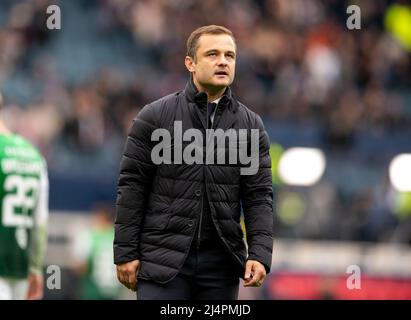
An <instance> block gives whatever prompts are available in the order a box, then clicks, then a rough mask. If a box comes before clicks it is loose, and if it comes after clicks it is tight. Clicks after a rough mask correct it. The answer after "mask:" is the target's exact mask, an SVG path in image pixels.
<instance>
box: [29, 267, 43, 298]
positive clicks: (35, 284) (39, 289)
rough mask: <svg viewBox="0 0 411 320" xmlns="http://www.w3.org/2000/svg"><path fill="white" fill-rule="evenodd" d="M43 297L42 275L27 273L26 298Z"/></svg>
mask: <svg viewBox="0 0 411 320" xmlns="http://www.w3.org/2000/svg"><path fill="white" fill-rule="evenodd" d="M41 298H43V276H42V275H41V274H37V273H29V277H28V291H27V300H40V299H41Z"/></svg>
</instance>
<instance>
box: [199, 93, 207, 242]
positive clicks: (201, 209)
mask: <svg viewBox="0 0 411 320" xmlns="http://www.w3.org/2000/svg"><path fill="white" fill-rule="evenodd" d="M208 118H209V117H208V101H207V106H206V130H205V138H206V139H205V141H206V152H207V139H208V137H207V129H208ZM203 148H204V146H203ZM206 160H207V154H205V155H204V157H203V161H204V164H203V183H204V186H203V190H202V191H203V192H202V193H201V201H200V206H201V208H200V221H199V223H198V233H197V250H198V249H199V248H200V243H201V227H202V224H203V210H204V192H207V188H206V181H205V176H206V175H205V168H204V165H206V164H205V161H206Z"/></svg>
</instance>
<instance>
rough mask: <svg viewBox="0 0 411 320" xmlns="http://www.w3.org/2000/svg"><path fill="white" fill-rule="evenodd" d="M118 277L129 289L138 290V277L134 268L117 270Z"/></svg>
mask: <svg viewBox="0 0 411 320" xmlns="http://www.w3.org/2000/svg"><path fill="white" fill-rule="evenodd" d="M117 279H118V280H119V281H120V282H121V283H122V284H123V285H124V286H125V287H127V288H128V289H130V290H133V291H136V285H137V277H136V272H135V271H133V270H121V269H119V270H117Z"/></svg>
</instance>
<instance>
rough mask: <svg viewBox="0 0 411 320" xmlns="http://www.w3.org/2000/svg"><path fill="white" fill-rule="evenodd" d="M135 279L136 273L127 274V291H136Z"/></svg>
mask: <svg viewBox="0 0 411 320" xmlns="http://www.w3.org/2000/svg"><path fill="white" fill-rule="evenodd" d="M136 280H137V279H136V273H135V272H130V271H129V272H128V284H129V286H130V287H129V289H130V290H133V291H136V284H137V281H136Z"/></svg>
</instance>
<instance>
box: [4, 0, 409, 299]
mask: <svg viewBox="0 0 411 320" xmlns="http://www.w3.org/2000/svg"><path fill="white" fill-rule="evenodd" d="M352 3H354V4H357V3H355V2H353V1H337V0H328V1H326V0H289V1H282V0H255V1H251V0H241V1H228V0H218V1H217V0H210V1H191V0H170V1H162V0H154V1H152V0H150V1H148V0H140V1H132V0H124V1H116V0H73V1H51V0H50V1H49V0H28V1H15V0H2V1H1V2H0V91H1V92H2V93H3V94H4V96H5V99H6V103H7V105H6V108H5V110H4V115H3V116H4V117H5V118H6V119H7V122H8V123H9V125H10V126H11V127H12V128H13V129H14V130H15V131H17V132H20V133H21V134H22V135H24V136H25V137H27V138H28V139H30V140H31V141H33V142H34V143H35V144H36V145H37V146H38V147H39V148H40V149H41V150H42V151H43V153H44V155H45V156H46V157H47V160H48V164H49V169H50V182H51V197H50V205H51V209H52V211H53V214H52V220H51V221H52V223H51V235H50V251H49V262H50V263H56V262H55V261H57V263H60V262H61V261H60V260H59V259H60V255H62V256H64V251H61V250H60V249H58V248H57V249H56V247H55V246H56V245H57V246H61V245H63V244H65V243H66V242H69V241H70V237H69V236H67V237H66V236H65V235H66V234H67V226H71V223H75V221H77V219H80V221H83V220H84V219H88V217H87V214H88V212H89V211H90V209H91V207H92V205H93V204H94V203H96V202H101V201H105V202H108V203H112V204H113V203H114V201H115V187H116V179H117V173H118V165H119V160H120V156H121V151H122V147H123V143H124V141H125V136H126V133H127V131H128V129H129V127H130V125H131V121H132V119H133V118H134V117H135V115H136V114H137V112H138V111H139V109H141V108H142V107H143V106H144V105H145V104H146V103H148V102H150V101H152V100H155V99H158V98H159V97H161V96H163V95H165V94H168V93H171V92H173V91H177V90H180V89H181V88H182V87H183V86H184V84H185V82H186V81H187V79H188V75H187V72H186V70H185V68H184V64H183V58H184V55H185V47H184V44H185V40H186V38H187V37H188V35H189V33H190V32H191V31H192V30H193V29H194V28H196V27H197V26H200V25H204V24H211V23H213V24H222V25H225V26H227V27H229V28H231V29H232V30H233V32H234V34H235V35H236V37H237V43H238V50H239V52H238V53H239V54H238V62H237V72H236V80H235V82H234V85H233V87H234V88H233V89H234V93H237V95H238V96H239V99H240V100H242V101H243V102H244V103H245V104H246V105H248V106H250V107H251V108H252V109H253V110H254V111H256V112H258V113H259V114H261V115H262V117H263V119H264V123H265V126H266V129H267V132H268V133H269V135H270V138H271V141H272V143H273V144H275V145H277V146H279V147H280V149H281V150H286V149H288V148H291V147H310V148H318V149H320V150H322V152H323V153H324V154H325V157H326V168H325V171H324V174H323V175H322V177H321V179H320V180H319V181H318V183H316V184H315V185H313V186H311V187H297V186H289V185H286V184H283V183H282V182H281V180H277V183H276V185H275V189H276V211H275V212H276V230H275V232H276V238H278V239H279V240H278V241H279V243H281V241H310V240H312V241H318V245H319V246H320V248H321V245H322V243H326V241H339V242H341V243H345V242H347V243H353V244H354V246H361V245H359V243H361V244H362V243H365V242H369V243H370V245H379V244H390V245H391V244H392V245H398V246H405V249H404V250H405V251H404V252H408V253H407V254H408V255H409V250H410V244H411V193H410V192H399V191H398V190H396V189H395V188H394V187H393V186H392V184H391V183H390V180H389V175H388V171H389V164H390V161H391V160H392V159H393V157H394V156H396V155H397V154H400V153H411V45H410V43H411V41H410V39H411V30H410V28H411V27H410V26H411V20H410V18H409V16H411V6H410V5H409V4H407V2H406V1H389V0H375V1H374V0H363V1H359V2H358V4H359V5H360V8H361V27H362V28H361V30H352V31H350V30H348V29H347V28H346V19H347V16H348V15H347V14H346V8H347V6H348V5H350V4H352ZM49 4H58V5H59V6H60V8H61V12H62V29H61V30H54V31H49V30H47V29H46V28H45V25H46V19H47V15H46V7H47V6H48V5H49ZM399 12H402V13H404V12H405V14H403V15H400V14H399ZM210 13H212V14H210ZM228 13H229V14H228ZM407 17H408V18H407ZM407 19H408V20H407ZM400 24H401V26H402V28H401V26H399V25H400ZM404 26H405V27H404ZM407 26H408V27H407ZM399 29H401V30H402V33H401V34H400V33H399V32H398V30H399ZM404 30H405V31H404ZM275 170H276V168H274V171H275ZM274 174H275V172H274ZM82 219H83V220H82ZM83 225H87V224H83ZM64 231H66V232H64ZM291 239H292V240H291ZM274 250H279V246H276V245H275V246H274ZM290 250H291V249H290ZM342 250H343V249H342ZM308 251H310V250H308ZM279 255H281V254H280V252H279V251H275V254H274V258H276V257H279ZM403 256H404V258H402V257H401V256H398V260H397V261H398V264H401V265H406V264H407V265H408V266H409V265H410V264H409V259H408V260H406V259H405V256H406V255H405V254H404V255H403ZM332 257H333V256H332V254H331V253H330V256H329V257H328V259H333V258H332ZM354 260H355V259H354ZM59 261H60V262H59ZM347 262H348V261H347ZM61 263H62V265H66V264H65V262H61ZM274 263H275V261H274ZM355 263H356V262H355V261H354V262H352V263H350V264H355ZM395 270H396V269H395V268H394V269H393V270H392V276H395V275H396V272H397V271H395ZM283 271H284V270H283ZM285 271H287V270H285ZM316 272H319V270H316ZM384 276H387V277H389V276H390V274H389V272H388V273H387V274H384ZM406 278H407V279H408V280H407V281H408V285H409V282H410V281H411V280H410V279H411V277H410V274H409V273H408V274H407V276H406ZM407 292H409V291H407ZM244 294H245V295H246V293H244ZM60 297H61V296H60ZM66 297H72V296H70V295H68V296H66ZM274 297H275V295H273V291H272V292H271V293H270V292H267V293H266V295H265V296H260V298H274ZM309 297H313V296H309ZM317 297H318V296H317ZM405 297H406V298H411V294H408V296H405Z"/></svg>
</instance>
